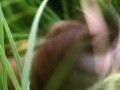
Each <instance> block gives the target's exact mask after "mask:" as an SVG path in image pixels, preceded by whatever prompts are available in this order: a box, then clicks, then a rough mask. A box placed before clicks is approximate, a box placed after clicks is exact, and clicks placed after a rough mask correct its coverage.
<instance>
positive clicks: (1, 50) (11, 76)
mask: <svg viewBox="0 0 120 90" xmlns="http://www.w3.org/2000/svg"><path fill="white" fill-rule="evenodd" d="M0 56H1V58H2V62H3V64H4V66H5V67H6V70H7V71H8V73H9V75H10V78H11V80H12V82H13V85H14V87H15V89H16V90H21V88H20V85H19V83H18V81H17V79H16V77H15V74H14V72H13V70H12V68H11V66H10V64H9V62H8V60H7V57H6V56H5V53H4V50H3V49H2V46H1V45H0Z"/></svg>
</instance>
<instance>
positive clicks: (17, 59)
mask: <svg viewBox="0 0 120 90" xmlns="http://www.w3.org/2000/svg"><path fill="white" fill-rule="evenodd" d="M2 18H3V23H4V28H5V32H6V34H7V37H8V40H9V42H10V45H11V47H12V50H13V54H14V57H15V60H16V63H17V66H18V70H19V72H20V75H21V74H22V64H21V60H20V56H19V54H18V51H17V48H16V46H15V43H14V40H13V37H12V35H11V32H10V29H9V27H8V24H7V21H6V19H5V17H4V15H3V13H2Z"/></svg>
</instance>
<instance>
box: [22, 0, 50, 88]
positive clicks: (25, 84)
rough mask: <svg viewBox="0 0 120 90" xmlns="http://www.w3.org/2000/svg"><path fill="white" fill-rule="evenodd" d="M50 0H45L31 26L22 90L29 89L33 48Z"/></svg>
mask: <svg viewBox="0 0 120 90" xmlns="http://www.w3.org/2000/svg"><path fill="white" fill-rule="evenodd" d="M47 2H48V0H44V1H43V2H42V3H41V5H40V7H39V8H38V11H37V13H36V15H35V18H34V21H33V24H32V27H31V33H30V36H29V41H28V50H27V52H26V60H25V65H24V69H23V77H22V90H27V89H28V84H29V80H28V79H29V76H30V68H31V63H32V56H33V50H34V47H35V39H36V34H37V30H38V24H39V20H40V18H41V15H42V12H43V10H44V7H45V6H46V4H47Z"/></svg>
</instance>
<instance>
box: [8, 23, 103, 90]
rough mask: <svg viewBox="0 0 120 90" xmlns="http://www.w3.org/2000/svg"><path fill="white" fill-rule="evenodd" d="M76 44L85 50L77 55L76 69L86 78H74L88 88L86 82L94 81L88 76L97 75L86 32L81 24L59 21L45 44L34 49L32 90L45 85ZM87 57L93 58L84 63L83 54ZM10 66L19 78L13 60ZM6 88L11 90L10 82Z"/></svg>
mask: <svg viewBox="0 0 120 90" xmlns="http://www.w3.org/2000/svg"><path fill="white" fill-rule="evenodd" d="M76 42H80V43H81V44H80V46H79V48H80V47H81V46H82V45H83V44H84V48H83V49H82V50H81V51H80V52H79V54H80V55H79V57H80V58H78V62H76V65H77V66H76V68H79V70H81V72H85V73H86V74H85V75H83V76H85V77H84V78H83V77H82V78H81V76H80V77H79V76H77V77H79V78H81V79H80V80H85V81H86V82H87V83H84V84H85V85H88V86H89V83H91V82H92V83H93V81H94V79H92V78H91V77H93V76H91V75H93V74H96V75H97V74H99V73H98V72H96V70H95V65H94V59H93V56H92V48H91V38H90V35H89V32H88V30H87V29H86V27H83V26H82V25H81V24H79V22H75V21H65V22H64V21H62V22H59V23H56V24H53V27H51V28H50V32H49V34H48V36H47V40H46V41H45V43H44V44H43V45H42V46H40V48H38V49H36V50H35V53H34V57H33V62H32V70H31V77H30V80H31V82H30V83H31V84H30V87H31V90H41V89H42V88H43V87H44V86H45V85H46V83H47V82H48V80H49V79H50V77H51V75H52V74H53V72H54V71H55V69H56V67H57V66H58V65H59V64H60V62H61V61H62V60H63V59H64V57H65V55H66V54H67V53H68V51H69V49H70V48H72V46H73V44H74V43H76ZM86 54H87V55H88V56H89V55H90V56H91V57H92V59H90V60H89V61H88V59H89V58H88V59H86V60H84V59H85V58H84V55H85V57H86V56H87V55H86ZM82 56H83V57H82ZM22 63H24V59H22ZM10 64H11V66H12V68H13V70H14V72H15V74H16V76H17V78H18V79H19V78H20V77H19V75H18V70H17V69H16V65H15V62H14V61H13V60H12V61H10ZM104 65H105V63H104ZM104 65H103V66H104ZM98 67H99V65H98ZM101 68H104V67H101ZM101 73H102V72H101ZM71 75H73V76H70V78H71V79H73V77H74V78H75V79H76V74H71ZM86 75H88V78H87V77H86ZM98 76H99V75H98ZM71 79H70V80H71ZM87 79H90V81H88V80H87ZM78 80H79V79H78ZM67 81H69V80H67ZM19 82H20V80H19ZM8 85H9V90H14V89H13V85H12V83H11V80H10V79H9V80H8ZM81 85H82V84H81ZM63 87H65V88H66V86H65V85H63ZM68 87H69V86H68ZM85 88H86V86H85V87H84V88H83V89H82V90H84V89H85ZM61 90H62V89H61ZM71 90H72V89H71ZM73 90H74V89H73Z"/></svg>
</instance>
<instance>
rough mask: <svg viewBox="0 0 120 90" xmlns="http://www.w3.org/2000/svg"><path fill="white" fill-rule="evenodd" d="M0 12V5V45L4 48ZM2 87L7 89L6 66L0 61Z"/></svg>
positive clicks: (0, 15)
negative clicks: (0, 63)
mask: <svg viewBox="0 0 120 90" xmlns="http://www.w3.org/2000/svg"><path fill="white" fill-rule="evenodd" d="M1 12H2V10H1V5H0V45H1V46H2V48H3V50H4V49H5V47H4V31H3V18H2V14H1ZM2 87H3V90H8V86H7V72H6V68H5V66H4V64H3V62H2Z"/></svg>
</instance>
